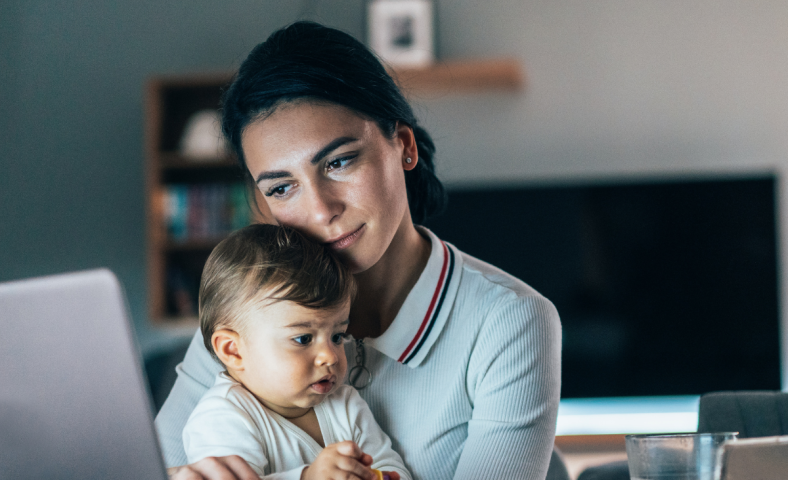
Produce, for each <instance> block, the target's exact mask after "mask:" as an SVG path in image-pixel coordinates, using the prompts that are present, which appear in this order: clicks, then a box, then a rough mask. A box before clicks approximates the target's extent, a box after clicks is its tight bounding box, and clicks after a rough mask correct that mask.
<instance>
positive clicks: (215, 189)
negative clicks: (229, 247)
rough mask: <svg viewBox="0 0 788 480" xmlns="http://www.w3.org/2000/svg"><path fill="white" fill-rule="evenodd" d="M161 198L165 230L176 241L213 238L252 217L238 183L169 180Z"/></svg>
mask: <svg viewBox="0 0 788 480" xmlns="http://www.w3.org/2000/svg"><path fill="white" fill-rule="evenodd" d="M165 198H166V203H165V219H166V222H167V233H168V235H169V238H170V239H171V240H173V241H176V242H186V241H190V240H216V239H219V238H222V237H224V236H225V235H227V234H228V233H230V232H232V231H233V230H237V229H239V228H242V227H245V226H246V225H249V223H250V222H251V220H252V212H251V208H250V205H249V199H248V197H247V193H246V187H245V186H244V185H243V184H242V183H208V184H202V183H197V184H170V185H167V186H166V191H165Z"/></svg>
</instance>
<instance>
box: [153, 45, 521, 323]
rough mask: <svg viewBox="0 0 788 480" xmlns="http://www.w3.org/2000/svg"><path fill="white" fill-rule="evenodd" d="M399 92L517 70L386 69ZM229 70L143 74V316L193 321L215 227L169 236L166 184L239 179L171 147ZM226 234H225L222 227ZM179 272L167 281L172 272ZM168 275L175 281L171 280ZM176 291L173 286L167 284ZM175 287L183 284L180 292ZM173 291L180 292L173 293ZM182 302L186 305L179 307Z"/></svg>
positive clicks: (478, 63)
mask: <svg viewBox="0 0 788 480" xmlns="http://www.w3.org/2000/svg"><path fill="white" fill-rule="evenodd" d="M392 76H393V77H394V79H395V80H396V81H397V82H399V83H400V85H401V87H402V89H403V91H404V92H405V94H406V95H408V94H411V93H418V92H445V93H464V92H482V91H517V90H520V89H522V88H523V87H524V84H525V77H524V74H523V72H522V68H521V66H520V63H519V61H517V60H513V59H492V60H462V61H441V62H438V63H436V64H435V65H433V66H431V67H429V68H423V69H398V70H395V71H393V72H392ZM231 79H232V75H231V74H228V73H224V72H219V73H201V74H194V75H170V76H158V77H154V78H151V79H150V80H149V81H148V82H147V85H146V89H145V156H146V168H145V172H146V198H147V253H148V255H147V263H148V306H149V307H148V308H149V316H150V318H151V319H152V320H153V321H154V322H156V323H165V324H168V325H173V326H174V325H183V324H184V323H194V322H196V314H197V311H196V308H197V305H196V295H197V288H198V285H199V276H200V274H201V272H202V267H203V265H204V263H205V260H206V259H207V258H208V255H209V253H210V252H211V250H212V249H213V247H214V246H216V244H217V243H218V242H219V241H220V240H221V239H222V238H223V236H224V235H223V234H214V235H209V236H202V237H200V238H189V237H186V238H172V234H171V232H169V231H168V223H167V211H168V207H167V205H168V198H171V193H168V192H171V187H172V186H173V185H187V186H189V185H211V184H240V182H241V181H242V178H243V176H242V174H241V173H242V172H240V171H239V168H238V166H237V164H236V162H235V159H234V158H232V157H231V156H230V155H227V156H226V157H222V158H211V159H207V160H193V159H189V158H186V157H184V156H182V155H181V154H180V153H179V143H180V139H181V136H182V135H183V132H184V128H185V126H186V124H187V122H188V121H189V119H190V118H191V116H192V115H194V114H195V113H196V112H198V111H200V110H205V109H217V108H219V103H220V98H221V92H222V89H223V88H224V87H225V86H226V85H227V84H228V83H229V82H230V81H231ZM247 194H248V195H250V196H253V198H254V200H253V202H252V203H253V204H254V203H255V202H256V203H257V204H258V207H257V208H255V206H254V205H252V216H251V218H250V221H251V222H262V221H264V218H265V213H263V214H259V213H257V211H258V210H259V211H262V212H266V211H267V210H266V208H265V203H264V202H262V197H261V196H260V194H259V192H258V191H257V190H254V191H253V192H252V191H248V192H247ZM225 235H226V233H225ZM174 271H183V272H184V273H183V276H184V278H183V279H182V280H175V281H173V275H174V274H173V272H174ZM173 282H175V283H178V282H182V283H184V285H183V286H182V287H183V289H181V287H180V286H179V287H177V288H175V287H173ZM174 289H175V290H177V292H175V291H174ZM182 290H183V291H182ZM174 297H180V299H176V298H174ZM187 303H190V304H191V305H192V306H191V307H190V308H188V309H187V308H180V307H178V305H180V306H181V307H183V306H184V305H186V304H187Z"/></svg>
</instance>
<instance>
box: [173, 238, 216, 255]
mask: <svg viewBox="0 0 788 480" xmlns="http://www.w3.org/2000/svg"><path fill="white" fill-rule="evenodd" d="M222 240H224V237H219V238H205V239H195V240H183V241H179V240H168V241H167V243H166V246H165V248H166V249H167V251H170V252H189V251H194V250H213V248H214V247H215V246H216V245H218V244H219V242H221V241H222Z"/></svg>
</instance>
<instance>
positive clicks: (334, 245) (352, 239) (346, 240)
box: [326, 224, 366, 250]
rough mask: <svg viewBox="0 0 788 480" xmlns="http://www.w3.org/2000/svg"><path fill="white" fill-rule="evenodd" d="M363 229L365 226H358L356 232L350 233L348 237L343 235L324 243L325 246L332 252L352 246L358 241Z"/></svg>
mask: <svg viewBox="0 0 788 480" xmlns="http://www.w3.org/2000/svg"><path fill="white" fill-rule="evenodd" d="M365 227H366V224H364V225H362V226H360V227H359V228H358V230H356V231H355V232H353V233H351V234H349V235H345V236H344V237H340V238H338V239H337V240H332V241H329V242H326V246H327V247H328V248H330V249H332V250H342V249H344V248H347V247H349V246H351V245H353V244H354V243H356V240H358V239H359V237H361V235H362V234H363V233H364V229H365Z"/></svg>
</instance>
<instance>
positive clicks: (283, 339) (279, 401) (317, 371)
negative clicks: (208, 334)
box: [234, 300, 350, 418]
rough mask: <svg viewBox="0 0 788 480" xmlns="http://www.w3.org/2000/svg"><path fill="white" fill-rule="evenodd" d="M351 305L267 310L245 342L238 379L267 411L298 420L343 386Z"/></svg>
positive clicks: (261, 312)
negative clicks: (331, 307) (346, 333)
mask: <svg viewBox="0 0 788 480" xmlns="http://www.w3.org/2000/svg"><path fill="white" fill-rule="evenodd" d="M349 313H350V301H349V300H348V301H347V302H346V303H345V304H344V305H341V306H339V307H335V308H333V309H319V310H312V309H309V308H305V307H302V306H300V305H298V304H296V303H293V302H287V301H283V302H276V303H272V304H269V305H267V306H265V307H263V308H262V309H261V310H259V311H258V313H256V314H255V315H258V316H259V318H254V317H252V318H251V319H250V321H248V322H247V324H246V327H245V328H244V331H243V334H242V335H241V336H240V339H239V345H238V349H239V353H240V354H241V357H242V358H243V370H241V371H239V372H234V374H235V376H236V377H237V378H238V380H240V381H241V382H242V383H243V384H244V386H245V387H246V388H247V389H248V390H249V391H251V392H252V393H253V394H254V395H255V396H256V397H257V398H258V399H259V400H260V401H261V402H262V403H263V405H265V406H266V407H267V408H269V409H271V410H273V411H275V412H277V413H279V414H280V415H282V416H284V417H288V418H289V417H296V416H300V415H303V414H304V413H306V411H307V410H308V409H309V408H311V407H313V406H315V405H317V404H318V403H320V402H321V401H323V399H324V398H326V396H328V395H329V394H330V393H331V392H333V391H334V390H336V389H337V387H338V386H339V385H341V384H342V382H343V381H344V378H345V372H346V371H347V359H346V358H345V348H344V345H343V344H344V338H345V332H346V331H347V327H348V314H349Z"/></svg>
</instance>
